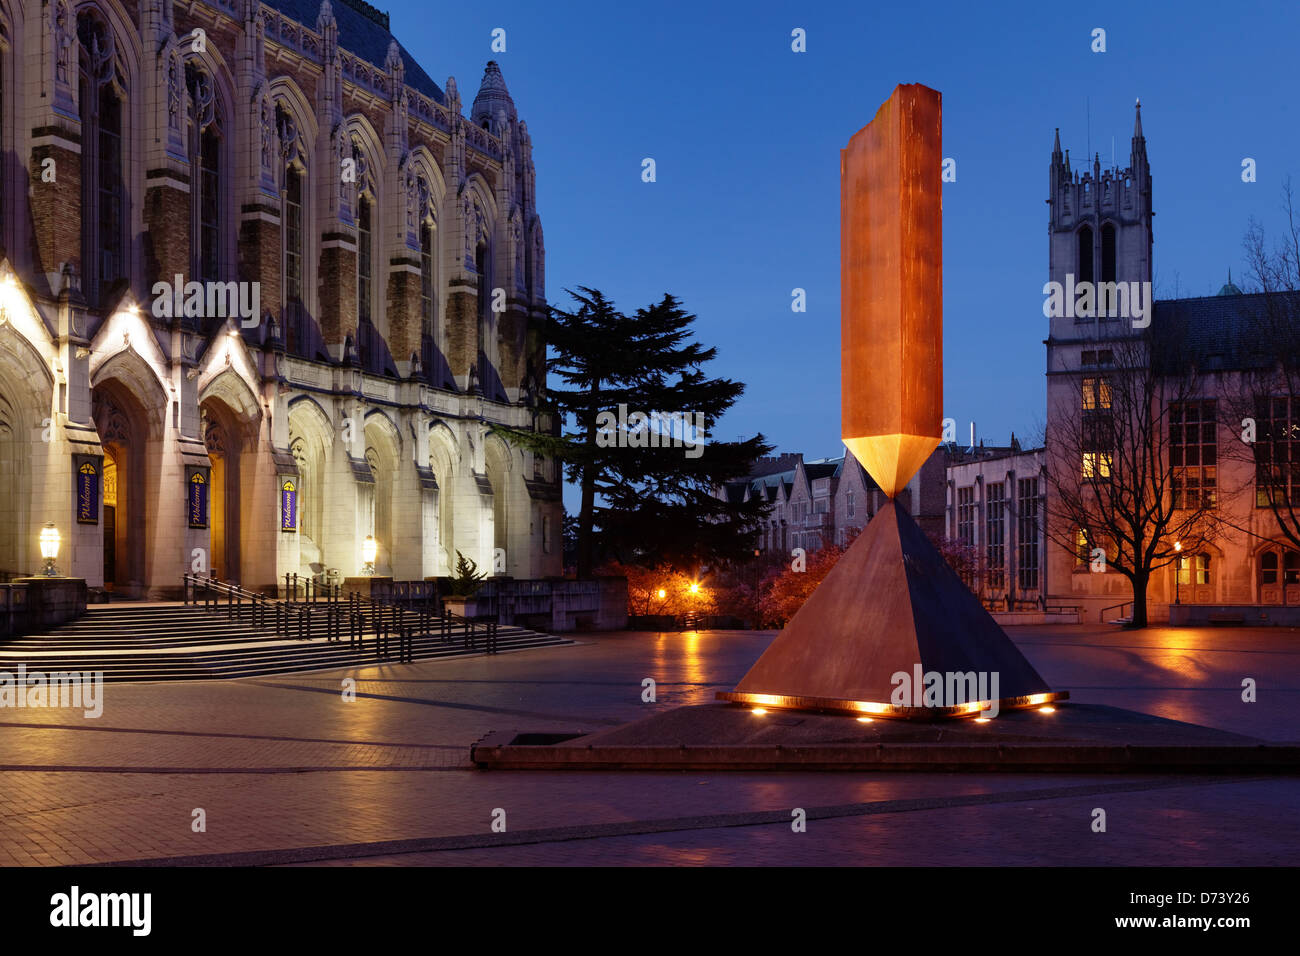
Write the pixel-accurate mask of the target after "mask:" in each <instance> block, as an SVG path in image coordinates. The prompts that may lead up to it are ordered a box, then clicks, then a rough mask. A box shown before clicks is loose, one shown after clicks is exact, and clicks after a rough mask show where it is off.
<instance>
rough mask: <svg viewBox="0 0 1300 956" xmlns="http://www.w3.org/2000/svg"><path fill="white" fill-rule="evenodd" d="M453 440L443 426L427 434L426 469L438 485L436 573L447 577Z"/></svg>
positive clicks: (452, 559) (452, 527) (452, 536)
mask: <svg viewBox="0 0 1300 956" xmlns="http://www.w3.org/2000/svg"><path fill="white" fill-rule="evenodd" d="M458 460H459V456H458V454H457V451H456V439H455V437H454V436H453V435H452V433H451V429H449V428H448V427H447V426H446V425H436V426H434V427H433V428H432V429H431V430H430V432H429V468H430V469H431V470H432V471H433V480H434V481H435V482H436V483H437V485H438V521H437V527H438V550H437V557H438V561H439V564H440V565H441V566H440V567H439V568H438V569H437V571H436V573H437V574H441V575H449V574H451V573H452V571H453V570H454V569H455V567H456V507H455V503H456V462H457V461H458Z"/></svg>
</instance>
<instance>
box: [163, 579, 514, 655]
mask: <svg viewBox="0 0 1300 956" xmlns="http://www.w3.org/2000/svg"><path fill="white" fill-rule="evenodd" d="M295 577H296V576H295ZM286 578H288V575H286ZM182 580H183V591H182V594H183V600H184V603H186V604H194V605H195V606H198V605H199V604H202V605H203V608H204V610H207V611H212V612H215V613H220V612H221V610H222V608H223V607H224V608H225V612H226V616H227V617H228V618H230V619H232V620H244V619H245V617H247V618H248V619H249V620H250V621H251V622H252V624H253V626H254V627H270V628H272V629H273V630H274V632H275V633H276V634H278V635H283V636H285V637H289V638H295V637H296V638H297V639H298V640H306V641H310V640H312V639H313V638H315V637H316V636H318V635H319V634H320V633H322V632H323V635H324V637H325V639H326V640H327V641H329V642H330V643H335V642H341V641H342V640H343V632H344V630H345V629H346V631H347V633H348V639H349V643H350V644H351V646H352V647H353V648H358V649H360V648H364V646H365V639H366V637H367V636H369V635H374V638H375V650H376V653H378V654H379V656H381V657H384V658H387V657H389V655H390V642H391V641H392V639H393V638H396V639H397V641H398V653H399V656H400V659H401V660H403V661H409V660H412V659H413V655H414V639H415V637H416V636H417V634H422V635H425V636H432V635H433V633H434V629H435V627H436V628H437V629H438V631H439V634H440V637H441V639H442V642H443V643H444V644H446V643H449V642H450V641H451V632H452V630H453V629H455V628H457V627H460V628H463V635H462V638H463V641H464V646H466V647H468V648H469V649H471V650H472V649H474V648H475V647H476V646H477V638H478V636H479V632H480V629H481V630H482V636H483V638H484V645H485V649H486V651H487V653H489V654H495V653H497V629H498V626H499V625H498V622H497V621H482V622H480V621H474V620H471V619H469V618H465V617H461V616H460V615H458V614H453V613H451V612H450V611H448V610H446V609H445V608H440V609H438V610H437V611H435V610H434V609H433V607H432V606H431V604H432V602H426V605H427V606H425V607H423V608H412V607H407V606H403V605H401V604H397V603H395V602H392V601H384V600H381V599H376V598H371V597H365V596H363V595H361V594H358V593H357V592H355V591H349V592H347V594H346V598H344V595H343V594H342V592H341V590H340V589H339V588H338V586H337V585H331V586H329V587H330V588H331V589H332V591H333V593H332V595H331V596H330V597H328V598H326V599H325V600H323V601H319V602H317V601H293V600H281V599H279V598H273V597H268V596H266V595H264V594H259V593H258V592H256V591H250V590H248V589H247V588H244V587H241V586H240V585H238V584H235V583H234V582H233V581H222V580H219V579H218V578H217V577H216V576H215V575H214V574H209V575H208V576H206V577H205V576H203V575H200V574H191V573H188V572H186V573H185V574H184V575H182ZM293 583H295V584H296V583H297V582H296V581H294V582H293ZM222 598H224V599H225V600H224V601H223V600H222Z"/></svg>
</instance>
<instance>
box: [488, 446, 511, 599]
mask: <svg viewBox="0 0 1300 956" xmlns="http://www.w3.org/2000/svg"><path fill="white" fill-rule="evenodd" d="M483 465H484V467H485V468H486V469H487V479H488V484H490V485H491V486H492V571H491V572H490V573H491V574H494V575H495V574H509V573H510V569H511V568H512V567H514V566H515V564H516V563H517V559H518V557H519V556H518V555H512V554H511V553H510V507H509V506H510V485H509V482H510V449H509V448H507V447H506V444H505V442H503V441H501V439H499V438H497V437H495V436H492V437H490V438H488V441H487V446H486V447H485V448H484V450H483Z"/></svg>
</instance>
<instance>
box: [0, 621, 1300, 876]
mask: <svg viewBox="0 0 1300 956" xmlns="http://www.w3.org/2000/svg"><path fill="white" fill-rule="evenodd" d="M772 636H773V635H772V634H771V633H770V632H764V633H754V632H706V633H702V634H690V633H688V634H661V635H654V634H619V635H600V636H594V637H588V638H584V641H585V643H583V644H580V645H577V646H569V647H563V648H554V649H544V650H538V651H530V652H526V653H520V654H512V655H507V656H502V657H498V658H495V659H492V658H486V657H479V658H465V659H458V660H449V661H435V662H425V663H420V664H415V665H407V666H400V665H386V666H382V667H370V668H364V669H362V670H360V671H357V672H355V676H356V677H357V678H358V681H357V699H356V700H355V701H354V702H351V703H348V702H345V701H344V700H343V698H342V695H341V693H340V690H341V686H342V685H341V681H342V678H343V677H345V676H349V675H350V674H351V673H352V672H328V673H321V672H315V673H312V674H310V675H305V676H281V677H274V678H259V679H249V680H237V681H222V682H206V683H185V684H119V685H107V686H106V687H105V689H104V693H105V702H104V712H103V716H102V717H100V718H99V719H97V720H92V719H85V718H83V717H82V715H81V712H80V711H70V710H58V709H47V710H31V709H25V708H24V709H9V708H5V709H0V769H2V770H3V779H2V783H0V863H3V864H50V863H91V862H125V861H144V860H152V859H160V858H177V857H188V858H192V859H191V862H199V861H200V860H202V859H205V858H212V857H216V858H217V860H219V861H220V862H227V863H233V862H248V863H252V862H256V863H271V864H274V863H286V864H292V863H296V862H312V863H321V862H327V863H329V862H334V863H358V862H362V863H375V864H387V865H396V864H420V865H429V864H454V865H459V864H475V865H479V864H484V865H495V864H520V865H547V864H564V863H593V864H594V863H601V864H610V863H641V864H680V863H710V864H727V863H825V864H864V863H878V864H884V863H896V864H903V863H933V864H939V865H943V864H957V863H1029V864H1033V863H1044V862H1048V861H1050V862H1052V863H1059V864H1069V865H1083V864H1090V863H1102V864H1105V863H1130V864H1139V863H1170V864H1175V863H1176V864H1184V865H1196V864H1215V865H1224V864H1262V865H1272V864H1280V863H1284V862H1285V863H1293V862H1294V860H1295V859H1296V858H1297V857H1298V856H1300V780H1296V779H1294V778H1249V779H1233V778H1188V777H1163V778H1162V777H1149V776H1148V777H1119V778H1117V777H1079V776H1072V775H1057V776H1048V775H1020V774H1005V775H995V774H985V775H955V774H814V773H787V774H767V775H762V774H705V775H688V774H651V773H644V774H613V773H600V774H562V773H500V772H498V773H485V772H480V771H474V770H470V769H468V761H467V752H468V747H469V745H470V744H471V743H473V742H474V741H475V740H477V739H479V738H481V737H482V736H483V735H484V734H486V733H488V732H489V731H493V730H514V729H520V730H523V729H527V730H564V731H582V730H595V729H599V728H601V727H607V726H613V725H616V724H619V723H623V722H625V721H628V720H631V719H635V718H636V717H639V716H643V715H645V714H647V713H648V712H649V711H650V709H651V708H665V707H672V706H677V705H679V704H686V703H704V702H707V701H709V700H711V699H712V697H713V692H714V691H715V690H717V689H724V688H729V687H731V686H733V685H734V683H735V681H736V680H737V679H738V678H739V677H740V676H741V675H742V674H743V673H744V672H745V670H746V669H747V668H748V666H749V664H750V663H751V662H752V661H753V660H754V659H755V658H756V657H757V655H758V654H759V653H761V651H762V649H763V648H764V647H765V646H766V644H767V643H768V642H769V641H770V640H771V638H772ZM1012 636H1013V638H1015V639H1016V640H1017V643H1019V644H1020V646H1021V647H1022V648H1023V649H1024V650H1025V652H1026V654H1027V655H1028V656H1029V657H1030V659H1031V661H1033V663H1034V664H1035V666H1036V667H1038V669H1039V670H1040V672H1041V673H1042V674H1043V676H1044V677H1045V678H1047V680H1048V681H1049V682H1051V683H1052V684H1053V685H1054V686H1057V687H1059V688H1060V689H1067V690H1070V691H1071V692H1072V694H1073V696H1074V698H1075V699H1077V700H1086V701H1089V702H1096V703H1105V704H1113V705H1115V706H1122V707H1132V708H1136V709H1144V710H1149V711H1150V712H1152V713H1157V714H1160V715H1161V716H1166V717H1173V718H1176V719H1182V720H1192V721H1195V722H1199V723H1204V724H1208V725H1210V726H1215V727H1221V728H1223V729H1227V730H1233V731H1237V732H1240V733H1249V734H1253V735H1255V736H1259V737H1263V738H1266V739H1269V740H1279V741H1295V740H1297V739H1300V729H1298V728H1300V717H1298V716H1297V715H1300V707H1297V705H1298V704H1300V637H1298V636H1297V635H1296V634H1295V633H1294V632H1290V631H1276V630H1267V629H1259V630H1208V631H1181V630H1173V631H1169V630H1152V631H1147V632H1119V631H1112V630H1109V629H1098V628H1036V629H1027V628H1025V629H1013V631H1012ZM1243 676H1252V677H1254V678H1255V679H1256V680H1257V681H1258V684H1259V701H1258V702H1257V703H1254V704H1245V703H1242V702H1241V700H1240V683H1241V678H1242V677H1243ZM645 677H652V678H654V679H655V681H656V682H657V696H658V699H657V702H656V703H654V704H647V703H642V701H641V693H642V683H641V682H642V679H643V678H645ZM796 807H799V808H803V809H804V810H805V812H806V814H807V817H808V824H807V831H806V832H803V833H796V832H794V831H793V830H792V829H791V826H790V823H789V822H788V821H789V819H790V813H791V810H792V808H796ZM1097 807H1100V808H1103V809H1105V810H1106V812H1107V818H1108V827H1107V832H1106V833H1104V834H1098V833H1093V832H1092V830H1091V827H1090V824H1091V821H1092V812H1093V810H1094V809H1095V808H1097ZM196 808H201V809H202V810H203V811H204V812H205V815H206V832H198V833H196V832H194V831H193V829H192V826H191V821H192V819H193V815H194V813H193V812H194V810H195V809H196ZM497 810H503V811H505V818H506V830H505V832H504V833H494V832H493V830H492V828H491V824H492V820H493V815H494V811H497ZM498 816H499V814H498ZM393 841H400V842H399V843H394V842H393ZM399 851H400V852H399Z"/></svg>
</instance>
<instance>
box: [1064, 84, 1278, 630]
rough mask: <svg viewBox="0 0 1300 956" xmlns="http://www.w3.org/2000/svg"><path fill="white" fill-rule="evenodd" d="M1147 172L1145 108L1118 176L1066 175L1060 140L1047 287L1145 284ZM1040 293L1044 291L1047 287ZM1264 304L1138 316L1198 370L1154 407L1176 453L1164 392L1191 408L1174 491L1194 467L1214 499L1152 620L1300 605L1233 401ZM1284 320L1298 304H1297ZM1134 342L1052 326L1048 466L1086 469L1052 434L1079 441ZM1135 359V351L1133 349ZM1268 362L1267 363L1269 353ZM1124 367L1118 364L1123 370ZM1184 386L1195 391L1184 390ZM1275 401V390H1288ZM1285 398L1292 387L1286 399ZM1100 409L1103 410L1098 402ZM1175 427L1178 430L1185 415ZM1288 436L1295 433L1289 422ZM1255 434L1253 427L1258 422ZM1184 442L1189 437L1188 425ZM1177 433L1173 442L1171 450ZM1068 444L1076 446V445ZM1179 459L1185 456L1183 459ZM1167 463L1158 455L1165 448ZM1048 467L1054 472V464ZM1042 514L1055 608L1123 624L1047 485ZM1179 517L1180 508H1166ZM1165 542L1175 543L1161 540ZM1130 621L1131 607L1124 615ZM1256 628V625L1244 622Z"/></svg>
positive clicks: (1162, 590)
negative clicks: (1218, 609)
mask: <svg viewBox="0 0 1300 956" xmlns="http://www.w3.org/2000/svg"><path fill="white" fill-rule="evenodd" d="M1151 184H1152V177H1151V169H1150V165H1149V163H1148V160H1147V152H1146V138H1145V136H1144V135H1143V131H1142V120H1141V108H1140V106H1139V108H1138V111H1137V117H1136V119H1135V122H1134V129H1133V138H1132V145H1131V150H1130V158H1129V164H1128V166H1127V167H1125V168H1124V169H1111V170H1107V171H1105V172H1103V171H1102V169H1101V166H1100V163H1099V162H1098V161H1097V160H1096V159H1095V158H1094V161H1093V164H1092V168H1091V171H1089V172H1085V173H1084V174H1083V175H1082V176H1080V174H1079V173H1078V172H1076V171H1074V170H1073V169H1072V168H1071V165H1070V161H1069V156H1068V154H1065V155H1063V154H1062V152H1061V149H1060V142H1059V136H1058V138H1057V142H1056V144H1055V146H1054V148H1053V151H1052V157H1051V165H1050V174H1049V189H1050V198H1049V200H1048V204H1049V220H1048V224H1049V251H1048V272H1049V278H1050V280H1052V281H1055V282H1064V281H1065V280H1066V276H1067V274H1069V273H1076V274H1077V273H1080V272H1084V273H1086V272H1087V271H1088V270H1089V269H1093V267H1094V266H1095V267H1096V268H1095V270H1094V271H1095V272H1096V277H1097V278H1098V279H1099V280H1102V281H1105V280H1109V279H1114V280H1116V281H1119V282H1129V283H1133V282H1136V283H1149V282H1150V281H1151V279H1152V250H1153V231H1152V216H1153V208H1152V186H1151ZM1045 291H1046V290H1045ZM1261 299H1262V297H1261V296H1259V295H1244V294H1242V293H1241V291H1240V290H1239V289H1237V288H1236V286H1234V285H1233V284H1232V281H1231V276H1229V281H1228V282H1227V283H1226V284H1225V285H1224V286H1223V288H1222V289H1221V290H1220V292H1219V294H1218V295H1215V296H1205V297H1199V298H1186V299H1173V300H1162V301H1159V302H1153V303H1152V309H1151V312H1150V314H1149V315H1147V316H1146V317H1145V318H1144V320H1139V322H1140V321H1146V322H1149V323H1150V327H1151V329H1150V331H1151V333H1152V335H1153V336H1154V337H1155V341H1156V342H1157V343H1159V342H1162V341H1170V342H1176V343H1177V347H1178V348H1179V349H1180V351H1182V354H1183V355H1184V356H1185V357H1186V358H1188V359H1190V360H1191V364H1192V367H1193V368H1194V372H1193V373H1192V375H1190V376H1184V378H1183V379H1180V380H1179V381H1178V382H1174V381H1171V380H1170V379H1168V378H1165V379H1158V380H1157V383H1156V386H1155V397H1154V401H1155V402H1157V403H1159V404H1160V406H1162V407H1161V415H1160V418H1159V421H1160V422H1161V423H1162V424H1161V427H1162V429H1169V430H1170V431H1168V432H1166V433H1165V434H1162V435H1160V436H1158V439H1157V444H1158V446H1159V447H1161V448H1165V449H1171V448H1172V446H1173V444H1174V436H1173V435H1172V433H1171V430H1172V428H1173V427H1174V421H1175V420H1174V418H1173V417H1172V414H1171V412H1170V408H1169V401H1170V399H1169V395H1170V394H1171V393H1175V392H1176V393H1180V394H1179V399H1180V401H1182V402H1185V403H1188V404H1194V405H1195V406H1197V409H1196V414H1197V419H1198V422H1201V423H1200V424H1198V426H1197V428H1198V433H1199V438H1198V440H1196V441H1195V442H1194V445H1195V446H1196V447H1195V458H1194V460H1192V459H1190V458H1189V460H1188V461H1187V462H1184V463H1183V464H1184V465H1186V466H1190V467H1185V468H1179V467H1176V466H1177V465H1178V463H1176V462H1172V461H1167V460H1166V461H1164V466H1165V467H1166V468H1168V469H1170V477H1171V487H1173V486H1174V484H1175V483H1176V482H1177V481H1180V480H1185V476H1186V475H1187V474H1188V473H1189V472H1195V476H1194V477H1195V480H1196V482H1197V484H1196V487H1198V488H1202V489H1208V494H1210V495H1212V496H1213V513H1214V517H1215V518H1217V519H1219V522H1218V524H1219V532H1220V533H1219V534H1218V536H1217V537H1216V538H1215V540H1213V541H1212V542H1210V543H1208V544H1206V545H1205V546H1204V548H1203V549H1202V550H1201V551H1200V553H1198V554H1186V555H1184V556H1182V557H1181V558H1180V560H1179V567H1178V569H1177V570H1176V567H1175V564H1174V563H1169V564H1166V565H1165V566H1163V567H1160V568H1157V569H1156V570H1155V572H1154V574H1153V576H1152V579H1151V582H1150V587H1149V591H1148V595H1147V605H1148V606H1147V610H1148V615H1149V619H1150V620H1152V621H1162V620H1166V619H1167V618H1168V613H1169V611H1168V609H1169V606H1170V605H1172V604H1173V603H1174V602H1175V601H1179V602H1181V603H1182V604H1194V605H1207V606H1208V605H1238V606H1239V605H1246V604H1259V605H1294V604H1300V553H1297V552H1296V551H1295V550H1294V548H1293V547H1292V546H1291V545H1290V544H1289V543H1288V541H1287V540H1286V539H1285V536H1284V535H1283V534H1282V532H1281V530H1280V528H1279V527H1278V523H1277V520H1276V519H1275V518H1274V516H1273V514H1272V511H1271V510H1270V509H1269V508H1268V507H1266V502H1261V501H1260V500H1259V498H1258V497H1257V491H1258V488H1257V486H1256V471H1255V465H1254V463H1253V460H1252V456H1251V454H1250V453H1249V451H1248V450H1247V449H1246V446H1245V445H1244V444H1243V441H1242V438H1241V434H1242V425H1243V420H1242V409H1241V406H1240V402H1241V397H1242V395H1243V394H1245V393H1246V392H1249V391H1251V390H1252V389H1254V388H1256V387H1257V386H1256V385H1253V384H1250V383H1251V382H1253V381H1254V380H1255V376H1256V375H1257V374H1258V373H1259V371H1260V366H1259V362H1258V354H1257V353H1259V352H1260V348H1261V343H1259V342H1258V341H1257V340H1255V339H1254V338H1253V337H1252V335H1251V334H1250V332H1249V329H1250V327H1251V323H1252V322H1253V321H1255V320H1256V319H1257V317H1258V315H1259V314H1260V313H1261V310H1262V309H1263V308H1264V305H1263V304H1262V303H1261ZM1291 308H1292V313H1291V314H1292V315H1293V316H1294V315H1295V314H1297V311H1296V309H1297V306H1292V307H1291ZM1139 334H1140V333H1139V332H1138V331H1137V330H1136V329H1135V327H1134V321H1133V320H1132V319H1130V318H1126V317H1122V316H1121V317H1118V318H1106V317H1097V318H1090V317H1085V316H1057V317H1053V318H1052V319H1051V320H1050V327H1049V337H1048V340H1047V430H1046V437H1047V444H1046V452H1047V455H1048V468H1049V469H1053V468H1054V467H1059V469H1060V471H1059V472H1058V473H1060V474H1066V473H1068V472H1067V469H1080V471H1082V468H1083V466H1084V464H1085V463H1083V462H1077V461H1065V460H1063V458H1060V457H1059V456H1064V455H1066V454H1067V452H1066V450H1065V447H1063V443H1062V442H1059V441H1054V438H1053V436H1054V435H1057V434H1060V433H1064V434H1071V433H1075V434H1077V424H1078V422H1079V421H1080V416H1082V415H1084V414H1085V410H1084V408H1082V407H1081V405H1082V404H1084V403H1086V402H1088V401H1093V402H1094V404H1097V403H1100V402H1101V400H1100V399H1099V398H1098V399H1082V398H1081V396H1083V395H1086V394H1089V392H1088V391H1087V390H1085V389H1082V388H1081V384H1082V383H1083V382H1087V381H1088V380H1092V381H1094V382H1097V383H1099V384H1100V386H1101V387H1100V389H1099V390H1095V391H1093V392H1092V393H1091V394H1093V395H1097V396H1100V395H1102V394H1104V393H1105V392H1106V391H1107V390H1108V387H1107V386H1106V385H1105V382H1106V379H1107V376H1108V374H1114V373H1110V372H1108V369H1110V368H1114V367H1116V363H1115V361H1114V358H1115V356H1117V355H1121V354H1122V353H1121V350H1124V349H1126V348H1130V343H1131V342H1133V341H1134V339H1135V337H1136V336H1138V335H1139ZM1130 354H1131V353H1130ZM1264 354H1265V366H1266V367H1271V366H1269V363H1270V362H1271V361H1272V359H1271V358H1268V356H1267V343H1265V349H1264ZM1121 364H1122V363H1121ZM1184 382H1185V383H1190V384H1184ZM1273 394H1275V395H1284V394H1288V392H1287V391H1286V390H1285V389H1284V388H1283V389H1279V390H1277V391H1276V392H1274V393H1273ZM1290 394H1294V392H1293V391H1292V392H1290ZM1104 405H1105V408H1109V404H1108V403H1104ZM1177 427H1179V428H1183V425H1182V423H1181V420H1180V421H1179V424H1178V426H1177ZM1290 427H1292V428H1294V426H1290ZM1261 428H1262V426H1261ZM1183 430H1184V433H1186V429H1185V428H1184V429H1183ZM1182 441H1183V436H1179V442H1180V443H1181V442H1182ZM1071 447H1077V446H1071ZM1184 453H1186V452H1185V451H1184ZM1162 454H1163V453H1162ZM1054 462H1055V463H1056V464H1055V465H1054ZM1047 493H1048V499H1047V501H1046V512H1047V516H1048V521H1049V523H1050V530H1049V535H1048V538H1049V542H1050V543H1049V546H1048V550H1047V564H1046V574H1047V578H1046V580H1048V581H1050V582H1051V593H1050V594H1049V595H1047V599H1048V602H1049V603H1051V604H1063V605H1064V604H1068V605H1077V606H1080V607H1081V608H1082V610H1083V619H1084V620H1088V621H1096V620H1098V615H1100V614H1101V613H1102V612H1103V611H1104V610H1106V609H1108V608H1109V609H1111V610H1109V611H1108V612H1107V613H1106V614H1105V617H1106V618H1107V619H1110V618H1113V617H1116V616H1118V615H1119V613H1120V612H1119V610H1118V605H1119V604H1120V603H1121V602H1124V601H1127V600H1131V598H1132V594H1133V592H1132V587H1131V585H1130V583H1129V581H1128V579H1127V578H1125V577H1124V576H1123V575H1121V574H1119V573H1117V572H1115V571H1113V570H1111V569H1109V568H1108V569H1106V570H1105V571H1102V572H1099V571H1096V570H1094V569H1093V568H1092V567H1091V563H1090V562H1089V561H1088V560H1085V558H1084V551H1085V550H1086V548H1085V546H1084V545H1083V544H1082V543H1080V544H1079V545H1077V546H1076V547H1075V548H1070V547H1066V546H1064V542H1067V541H1071V540H1074V539H1075V536H1076V535H1077V534H1078V530H1079V529H1073V528H1070V527H1067V526H1065V524H1064V522H1063V520H1062V519H1061V518H1059V517H1057V516H1056V512H1057V509H1056V505H1055V500H1054V498H1055V492H1054V490H1053V489H1051V488H1050V487H1049V488H1048V489H1047ZM1175 514H1176V515H1177V512H1175ZM1165 544H1166V546H1168V545H1172V542H1166V543H1165ZM1125 613H1127V611H1125ZM1252 619H1254V618H1253V617H1252Z"/></svg>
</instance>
